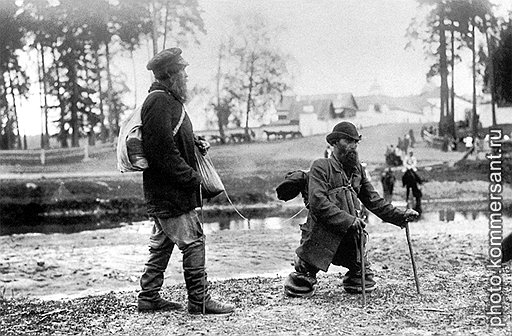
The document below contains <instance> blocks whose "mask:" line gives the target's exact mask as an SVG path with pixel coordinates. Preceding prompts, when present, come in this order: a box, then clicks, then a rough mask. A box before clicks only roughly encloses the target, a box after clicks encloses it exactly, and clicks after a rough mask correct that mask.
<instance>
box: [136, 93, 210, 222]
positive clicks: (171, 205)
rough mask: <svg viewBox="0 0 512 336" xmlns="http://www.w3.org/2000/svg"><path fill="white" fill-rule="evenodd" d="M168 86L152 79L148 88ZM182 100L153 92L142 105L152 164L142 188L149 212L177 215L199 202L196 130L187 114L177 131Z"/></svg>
mask: <svg viewBox="0 0 512 336" xmlns="http://www.w3.org/2000/svg"><path fill="white" fill-rule="evenodd" d="M153 90H164V91H167V89H166V88H165V87H164V86H163V85H162V84H160V83H153V85H152V86H151V88H150V90H149V91H153ZM182 109H183V104H182V102H180V100H179V99H178V98H177V97H174V96H173V95H172V94H171V93H170V92H161V93H154V94H152V95H150V96H149V97H148V98H147V99H146V101H145V102H144V104H143V106H142V111H141V116H142V145H143V150H144V155H145V156H146V159H147V160H148V165H149V167H148V168H147V169H146V170H144V173H143V188H144V197H145V199H146V206H147V209H148V214H149V215H150V216H156V217H161V218H169V217H177V216H180V215H182V214H184V213H187V212H189V211H191V210H193V209H195V208H196V207H198V206H199V205H200V199H199V185H200V181H201V178H200V176H199V174H198V173H197V163H196V158H195V155H194V148H195V147H194V146H195V142H194V133H193V129H192V123H191V122H190V119H189V117H188V115H186V116H185V119H184V120H183V123H182V124H181V127H180V128H179V130H178V133H177V134H176V135H175V136H173V135H172V131H173V129H174V128H175V127H176V125H177V124H178V122H179V119H180V116H181V112H182Z"/></svg>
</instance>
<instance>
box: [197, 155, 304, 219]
mask: <svg viewBox="0 0 512 336" xmlns="http://www.w3.org/2000/svg"><path fill="white" fill-rule="evenodd" d="M206 156H207V157H208V159H209V160H210V162H211V164H212V166H213V162H212V160H211V158H210V154H209V153H208V152H207V153H206ZM213 167H214V168H215V166H213ZM221 182H222V181H221ZM222 186H223V187H224V195H226V198H227V200H228V202H229V204H230V205H231V207H232V208H233V209H234V210H235V212H236V213H237V214H238V216H240V218H242V219H244V220H246V221H250V219H249V218H247V217H246V216H244V215H243V214H242V213H241V212H240V211H239V210H238V209H237V207H236V206H235V204H234V203H233V201H232V200H231V198H230V197H229V195H228V192H227V190H226V186H224V183H222ZM201 199H202V196H201ZM304 209H306V207H303V208H302V209H300V210H299V211H298V212H297V213H296V214H295V215H293V216H292V217H290V218H288V219H285V220H284V221H283V223H286V222H288V221H291V220H292V219H294V218H295V217H297V216H298V215H299V214H300V213H301V212H302V211H304ZM201 210H202V208H201Z"/></svg>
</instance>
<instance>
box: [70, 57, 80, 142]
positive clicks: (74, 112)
mask: <svg viewBox="0 0 512 336" xmlns="http://www.w3.org/2000/svg"><path fill="white" fill-rule="evenodd" d="M68 71H69V72H68V76H69V81H70V83H71V85H72V87H73V89H72V92H71V106H70V109H71V129H72V131H73V134H72V135H71V147H79V146H80V136H79V132H80V127H79V126H78V106H77V105H78V90H77V77H78V76H77V73H76V69H75V66H74V65H72V66H71V67H70V68H69V69H68Z"/></svg>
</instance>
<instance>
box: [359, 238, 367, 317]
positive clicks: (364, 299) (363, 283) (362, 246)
mask: <svg viewBox="0 0 512 336" xmlns="http://www.w3.org/2000/svg"><path fill="white" fill-rule="evenodd" d="M360 241H361V283H362V285H363V307H365V306H366V266H365V264H364V229H361V231H360Z"/></svg>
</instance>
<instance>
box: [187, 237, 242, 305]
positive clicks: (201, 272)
mask: <svg viewBox="0 0 512 336" xmlns="http://www.w3.org/2000/svg"><path fill="white" fill-rule="evenodd" d="M182 252H183V275H184V277H185V285H186V287H187V292H188V311H189V313H191V314H227V313H231V312H233V311H234V309H235V307H234V306H233V305H230V304H223V303H221V302H217V301H215V300H213V299H212V298H211V297H210V294H209V293H208V281H207V279H206V270H205V264H206V263H205V245H204V236H203V237H201V238H200V239H198V240H196V241H195V242H193V243H191V244H190V245H187V246H186V247H185V248H184V249H183V250H182Z"/></svg>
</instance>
